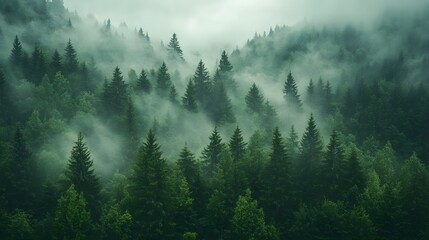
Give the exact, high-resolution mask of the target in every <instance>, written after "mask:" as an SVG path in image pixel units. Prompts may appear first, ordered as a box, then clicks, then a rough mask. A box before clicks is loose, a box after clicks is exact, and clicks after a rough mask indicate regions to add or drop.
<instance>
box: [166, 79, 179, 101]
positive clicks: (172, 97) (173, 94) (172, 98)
mask: <svg viewBox="0 0 429 240" xmlns="http://www.w3.org/2000/svg"><path fill="white" fill-rule="evenodd" d="M177 96H178V94H177V91H176V87H175V86H174V84H172V85H171V87H170V93H169V94H168V99H169V100H170V102H171V103H173V104H179V100H177Z"/></svg>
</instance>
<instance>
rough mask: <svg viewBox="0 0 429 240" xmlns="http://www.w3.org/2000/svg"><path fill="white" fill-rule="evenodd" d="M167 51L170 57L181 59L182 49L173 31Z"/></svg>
mask: <svg viewBox="0 0 429 240" xmlns="http://www.w3.org/2000/svg"><path fill="white" fill-rule="evenodd" d="M168 51H169V53H170V55H171V57H173V58H178V59H181V60H183V51H182V49H181V48H180V44H179V40H178V39H177V35H176V33H173V36H172V37H171V39H170V42H169V43H168Z"/></svg>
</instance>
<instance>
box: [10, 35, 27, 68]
mask: <svg viewBox="0 0 429 240" xmlns="http://www.w3.org/2000/svg"><path fill="white" fill-rule="evenodd" d="M23 55H24V50H23V49H22V44H21V42H20V41H19V38H18V35H16V36H15V40H14V41H13V48H12V52H11V54H10V63H11V65H12V66H14V67H20V66H21V65H22V63H23V62H22V61H23V59H22V58H23Z"/></svg>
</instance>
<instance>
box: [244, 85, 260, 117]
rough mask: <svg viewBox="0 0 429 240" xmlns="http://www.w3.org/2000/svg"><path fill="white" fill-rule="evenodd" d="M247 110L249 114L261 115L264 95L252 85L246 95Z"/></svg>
mask: <svg viewBox="0 0 429 240" xmlns="http://www.w3.org/2000/svg"><path fill="white" fill-rule="evenodd" d="M246 106H247V110H248V111H249V112H251V113H262V110H263V107H264V95H263V94H262V93H261V92H260V91H259V88H258V87H257V86H256V84H255V83H253V85H252V87H251V88H250V90H249V92H248V93H247V95H246Z"/></svg>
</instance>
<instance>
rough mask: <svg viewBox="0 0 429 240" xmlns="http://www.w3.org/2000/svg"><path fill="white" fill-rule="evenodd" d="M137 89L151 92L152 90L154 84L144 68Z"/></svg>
mask: <svg viewBox="0 0 429 240" xmlns="http://www.w3.org/2000/svg"><path fill="white" fill-rule="evenodd" d="M137 89H138V90H141V91H144V92H145V93H150V92H151V91H152V84H151V83H150V81H149V79H148V77H147V75H146V72H145V70H144V69H142V71H141V72H140V76H139V78H138V79H137Z"/></svg>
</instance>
